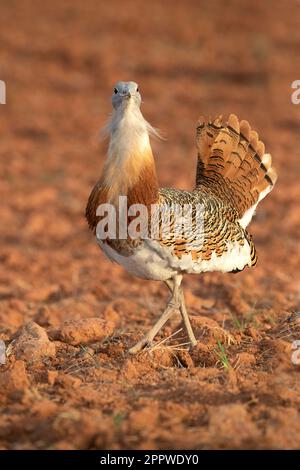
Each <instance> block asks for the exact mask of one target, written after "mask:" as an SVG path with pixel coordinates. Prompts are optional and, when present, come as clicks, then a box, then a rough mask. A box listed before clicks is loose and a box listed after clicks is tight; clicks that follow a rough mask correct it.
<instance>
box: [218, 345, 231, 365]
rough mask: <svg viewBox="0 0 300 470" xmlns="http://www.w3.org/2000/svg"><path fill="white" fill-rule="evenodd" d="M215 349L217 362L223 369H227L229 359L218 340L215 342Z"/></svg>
mask: <svg viewBox="0 0 300 470" xmlns="http://www.w3.org/2000/svg"><path fill="white" fill-rule="evenodd" d="M217 345H218V347H217V349H215V352H216V354H217V356H218V358H219V361H218V362H220V363H221V364H222V366H223V367H224V369H229V367H230V363H229V359H228V357H227V354H226V351H225V348H224V346H223V344H222V343H221V341H220V340H219V339H218V340H217Z"/></svg>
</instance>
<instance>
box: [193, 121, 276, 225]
mask: <svg viewBox="0 0 300 470" xmlns="http://www.w3.org/2000/svg"><path fill="white" fill-rule="evenodd" d="M196 141H197V148H198V165H197V176H196V185H197V187H198V186H200V185H205V186H209V188H210V189H211V190H212V192H214V193H215V194H217V195H218V197H220V198H221V199H222V200H224V201H226V202H230V203H231V204H233V205H234V207H235V209H236V210H237V212H238V215H239V219H240V223H241V225H242V226H244V227H246V226H247V225H248V223H249V222H250V220H251V218H252V215H253V213H254V211H255V208H256V206H257V204H258V202H259V201H260V200H261V199H263V198H264V197H265V196H266V195H267V194H268V193H269V192H270V191H271V190H272V189H273V187H274V185H275V183H276V180H277V173H276V170H275V169H274V168H273V167H272V158H271V155H270V154H265V146H264V144H263V142H261V141H260V140H259V138H258V134H257V132H255V131H253V130H252V129H251V128H250V125H249V123H248V121H245V120H242V121H239V120H238V118H237V117H236V116H235V115H234V114H231V115H230V116H229V119H228V122H227V124H224V125H223V124H222V117H221V116H219V117H217V118H216V119H215V120H214V121H209V122H207V123H205V122H204V120H202V119H201V120H200V122H199V124H198V126H197V138H196Z"/></svg>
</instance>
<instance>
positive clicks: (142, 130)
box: [86, 81, 277, 354]
mask: <svg viewBox="0 0 300 470" xmlns="http://www.w3.org/2000/svg"><path fill="white" fill-rule="evenodd" d="M141 102H142V99H141V93H140V90H139V86H138V84H137V83H136V82H133V81H129V82H124V81H120V82H118V83H117V84H116V85H115V86H114V88H113V93H112V108H113V110H112V114H111V117H110V120H109V121H108V123H107V125H106V127H105V133H106V134H107V135H108V136H109V146H108V152H107V157H106V160H105V163H104V167H103V171H102V175H101V176H100V178H99V179H98V181H97V182H96V184H95V186H94V187H93V189H92V192H91V194H90V196H89V199H88V203H87V206H86V218H87V221H88V225H89V227H90V229H91V230H92V231H93V233H94V234H95V235H96V239H97V242H98V244H99V246H100V248H101V249H102V250H103V252H104V253H105V254H106V255H107V257H108V258H109V259H110V260H111V261H114V262H116V263H118V264H119V265H121V266H123V268H125V270H126V271H128V272H129V273H130V274H132V275H133V276H136V277H139V278H142V279H146V280H156V281H162V282H163V283H165V285H166V286H167V288H168V289H169V291H170V298H169V301H168V303H167V305H166V308H165V309H164V311H163V313H162V314H161V316H160V317H159V318H158V320H157V322H156V323H155V324H154V326H153V327H152V328H151V329H150V330H149V331H148V332H147V333H146V334H144V335H143V336H142V338H141V339H140V340H139V341H138V342H137V343H136V344H135V345H133V346H132V347H131V348H130V349H129V353H131V354H136V353H138V352H140V351H141V350H143V349H144V348H145V347H147V346H149V345H151V344H152V343H153V341H154V338H155V336H156V335H157V333H158V332H159V331H160V329H161V328H162V327H163V326H164V325H165V323H166V322H167V321H168V320H169V319H170V318H171V317H172V316H173V315H174V314H175V313H180V315H181V317H182V320H183V324H184V327H185V329H186V332H187V335H188V339H189V344H190V347H191V348H192V347H194V346H195V345H196V344H197V339H196V337H195V334H194V332H193V328H192V325H191V322H190V319H189V315H188V313H187V309H186V305H185V300H184V294H183V290H182V286H181V283H182V279H183V276H184V275H185V274H200V273H205V272H213V271H218V272H222V273H237V272H240V271H242V270H243V269H244V268H246V267H254V266H255V265H256V263H257V253H256V249H255V246H254V242H253V240H252V236H251V235H250V233H249V232H248V230H247V227H248V225H249V223H250V221H251V219H252V217H253V215H254V213H255V211H256V209H257V205H258V204H259V202H260V201H261V200H262V199H263V198H264V197H265V196H267V194H268V193H269V192H270V191H271V190H272V189H273V188H274V185H275V183H276V181H277V172H276V170H275V168H274V167H273V166H272V157H271V155H270V154H269V153H265V145H264V143H263V142H262V141H261V140H260V139H259V136H258V134H257V132H256V131H254V130H253V129H252V128H251V127H250V124H249V122H248V121H246V120H239V119H238V118H237V116H236V115H234V114H230V115H229V117H228V119H227V121H226V122H223V118H222V116H217V117H216V118H215V119H210V118H209V119H204V118H203V117H201V118H200V119H199V121H198V123H197V125H196V150H197V163H196V171H195V186H194V189H193V190H191V191H187V190H180V189H172V188H160V186H159V181H158V177H157V172H156V167H155V161H154V156H153V153H152V148H151V144H150V138H152V137H155V136H156V137H157V136H159V132H158V131H157V130H156V129H155V128H154V127H153V126H152V125H151V124H150V123H149V122H148V121H147V120H146V119H145V118H144V116H143V115H142V112H141ZM120 197H126V201H127V207H133V206H135V205H138V207H144V208H145V211H146V212H144V214H145V213H146V216H148V220H147V224H148V225H147V226H148V227H149V224H150V222H152V221H156V223H157V224H158V226H159V229H158V233H156V236H155V237H151V236H148V235H149V234H147V236H144V235H145V234H144V233H142V232H140V235H138V236H130V235H129V234H128V233H126V235H125V236H124V234H122V236H121V234H120V229H119V230H117V232H116V235H115V236H114V237H109V236H108V237H107V238H105V237H103V236H100V235H99V234H98V232H97V226H99V223H100V222H101V220H103V218H101V215H99V211H98V208H99V207H101V206H103V205H104V207H107V205H109V207H113V208H114V209H115V211H116V214H117V215H116V219H117V220H119V221H120V219H121V218H122V217H123V216H124V214H125V220H126V221H127V223H130V222H132V220H133V218H132V216H131V215H129V212H126V211H125V209H124V208H123V209H122V208H121V206H122V204H121V203H120ZM153 207H155V208H156V209H155V210H154V211H152V208H153ZM174 207H176V208H178V207H179V208H183V207H189V208H191V212H190V215H191V217H190V219H188V220H189V221H190V223H189V226H188V227H187V230H186V231H185V232H184V233H183V234H182V230H181V231H178V230H177V228H178V225H180V227H181V228H182V220H181V219H179V222H178V218H177V219H176V217H175V209H174ZM199 207H200V208H201V211H200V213H201V217H200V219H201V222H202V223H200V224H198V223H196V221H195V219H196V213H197V210H198V208H199ZM160 209H161V212H160ZM196 209H197V210H196ZM124 211H125V212H124ZM100 212H101V211H100ZM198 212H199V211H198ZM166 213H168V214H169V216H170V217H169V219H168V220H169V222H170V224H169V225H170V229H169V233H168V236H164V233H163V230H162V223H163V220H164V214H166ZM157 214H160V215H157ZM123 218H124V217H123ZM149 220H150V222H149ZM199 226H200V228H199ZM178 233H179V235H178Z"/></svg>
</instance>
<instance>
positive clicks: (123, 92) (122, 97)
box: [112, 82, 141, 110]
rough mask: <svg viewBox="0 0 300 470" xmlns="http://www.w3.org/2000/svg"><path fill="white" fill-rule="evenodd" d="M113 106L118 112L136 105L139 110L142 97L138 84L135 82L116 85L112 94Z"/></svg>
mask: <svg viewBox="0 0 300 470" xmlns="http://www.w3.org/2000/svg"><path fill="white" fill-rule="evenodd" d="M112 105H113V107H114V109H116V110H117V109H119V108H126V107H127V106H129V105H135V106H137V107H138V108H139V107H140V105H141V95H140V92H139V87H138V84H137V83H135V82H118V83H116V85H115V87H114V90H113V94H112Z"/></svg>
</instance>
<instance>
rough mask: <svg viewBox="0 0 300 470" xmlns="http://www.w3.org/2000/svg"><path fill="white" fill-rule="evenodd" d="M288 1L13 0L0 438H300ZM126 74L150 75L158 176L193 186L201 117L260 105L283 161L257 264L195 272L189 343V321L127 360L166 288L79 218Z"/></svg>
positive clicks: (4, 57) (4, 12)
mask: <svg viewBox="0 0 300 470" xmlns="http://www.w3.org/2000/svg"><path fill="white" fill-rule="evenodd" d="M290 3H291V5H290V8H289V9H287V8H286V6H285V5H284V2H280V1H274V2H272V8H269V5H267V3H266V4H264V3H263V2H260V1H258V0H257V1H249V2H239V1H237V0H236V1H233V0H232V1H230V2H228V1H221V0H219V1H215V0H214V1H211V2H196V1H192V0H190V1H188V2H173V1H171V0H166V1H153V2H151V3H146V2H141V1H133V0H130V1H128V2H126V8H125V7H124V2H121V1H117V0H111V1H110V2H97V1H96V0H90V1H89V2H81V1H80V0H74V1H73V2H71V3H70V2H59V1H57V0H55V1H52V2H44V4H42V2H35V1H29V0H26V1H24V2H17V1H12V2H5V4H4V2H2V4H1V7H0V15H1V30H0V43H1V48H0V79H1V80H5V82H6V86H7V104H6V105H1V106H0V129H1V131H0V132H1V135H0V196H1V206H0V241H1V244H0V339H2V340H4V341H5V343H6V346H7V361H6V364H3V365H1V366H0V404H1V413H0V446H1V448H3V449H27V448H30V449H31V448H33V449H65V448H67V449H95V448H97V449H111V448H113V449H126V448H131V449H149V448H162V449H163V448H174V449H176V448H177V449H178V448H186V449H193V448H197V449H203V448H205V449H216V448H217V449H220V448H222V449H223V448H224V449H228V448H236V449H241V448H259V449H262V448H276V449H278V448H284V449H288V448H293V449H294V448H299V446H300V419H299V409H300V381H299V372H300V365H297V364H296V363H294V362H298V359H297V354H294V355H293V356H292V354H293V352H294V353H295V351H293V350H292V342H293V341H296V340H300V317H299V314H298V311H299V310H300V307H299V303H300V275H299V265H300V244H299V233H300V210H299V198H300V186H299V177H300V105H298V106H297V105H294V104H292V102H291V93H292V89H291V83H292V82H293V81H294V80H296V79H299V78H300V77H299V74H300V69H299V63H298V64H297V60H296V57H297V55H299V50H300V29H299V27H298V26H299V20H300V3H299V2H296V1H294V2H290ZM297 67H298V68H297ZM297 74H298V75H297ZM120 79H121V80H135V81H137V82H139V84H140V90H141V93H142V95H143V100H144V103H143V112H144V115H145V117H146V118H147V119H148V120H149V121H150V122H151V123H152V124H153V125H154V126H155V127H157V128H159V129H161V130H162V132H163V134H164V135H165V136H166V137H167V140H166V141H164V142H160V141H159V142H157V141H156V142H153V149H154V153H155V157H156V163H157V168H158V174H159V178H160V182H161V185H162V186H174V187H178V188H183V189H188V188H192V187H193V184H194V177H195V157H196V152H195V145H194V136H195V123H196V121H197V118H198V117H199V115H201V114H203V115H207V116H209V115H210V116H212V117H213V116H215V115H216V114H220V113H222V114H223V115H224V116H225V117H226V116H227V115H228V114H229V113H230V112H233V113H235V114H237V115H238V116H239V118H241V119H242V118H244V119H248V120H249V122H250V124H251V125H252V127H253V128H254V129H256V130H258V132H259V134H260V137H261V139H262V140H263V141H264V142H265V144H266V148H267V151H269V152H271V153H272V155H273V161H274V165H275V167H276V168H277V170H278V173H279V179H278V182H277V185H276V188H275V190H274V192H272V194H271V195H270V196H269V197H267V198H266V200H264V201H263V202H262V204H260V205H259V207H258V211H257V215H256V217H255V219H254V221H253V222H252V224H251V226H250V229H249V231H250V233H252V235H253V237H254V240H255V242H256V247H257V250H258V256H259V262H258V265H257V267H256V268H255V269H252V270H249V269H246V270H245V271H243V272H242V273H240V274H237V275H231V274H227V275H222V274H219V273H209V274H204V275H199V276H189V277H186V279H185V280H184V289H185V294H186V303H187V307H188V310H189V312H190V316H191V321H192V324H193V327H194V330H195V334H196V336H197V338H198V339H199V343H198V345H197V346H196V347H195V348H194V349H193V350H192V351H188V350H187V349H186V345H185V343H186V341H187V338H186V337H185V335H184V330H183V329H182V325H181V324H180V320H179V318H177V319H174V320H173V321H172V322H171V323H170V324H167V326H166V327H165V328H164V330H163V331H162V333H161V334H160V335H159V336H158V337H157V339H156V343H155V345H154V346H153V347H151V348H148V349H146V350H145V351H143V352H142V353H140V354H139V355H137V356H135V357H131V356H129V355H128V353H127V350H128V348H129V347H130V346H132V345H133V344H134V342H136V341H137V340H138V339H139V338H140V337H141V335H142V334H143V333H144V332H145V331H146V330H147V328H149V327H150V325H151V324H153V322H154V321H155V319H156V318H157V317H158V315H159V314H160V312H161V311H162V309H163V307H164V306H165V303H166V299H167V290H166V288H165V286H163V285H162V284H160V283H157V282H150V281H148V282H147V281H142V280H138V279H134V278H132V277H131V276H130V275H129V274H127V273H126V272H125V271H123V269H122V268H120V267H119V266H117V265H115V264H112V263H110V262H109V261H108V260H107V259H106V258H105V257H104V255H103V254H102V253H101V252H100V250H99V249H98V247H97V245H96V243H95V241H94V239H93V237H92V235H91V233H89V231H88V229H87V224H86V221H85V220H84V209H85V204H86V200H87V197H88V195H89V192H90V190H91V188H92V186H93V184H94V183H95V182H96V180H97V177H98V175H100V173H101V169H102V165H103V162H104V158H105V152H106V143H105V142H99V139H98V131H99V128H100V127H101V126H102V125H103V124H104V122H105V120H106V119H107V116H108V114H109V112H110V94H111V91H112V87H113V85H114V82H115V81H117V80H120ZM292 358H293V360H292ZM295 359H296V360H295Z"/></svg>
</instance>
